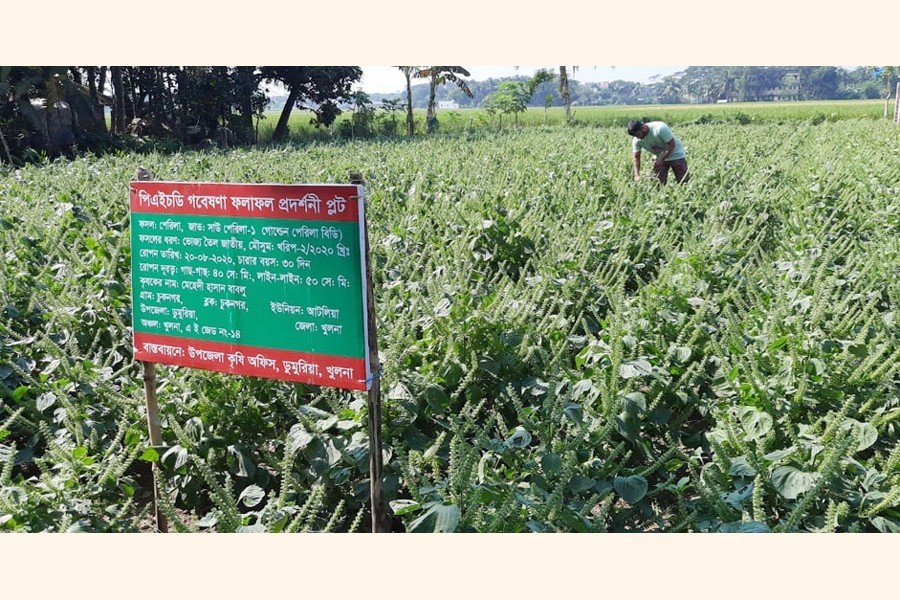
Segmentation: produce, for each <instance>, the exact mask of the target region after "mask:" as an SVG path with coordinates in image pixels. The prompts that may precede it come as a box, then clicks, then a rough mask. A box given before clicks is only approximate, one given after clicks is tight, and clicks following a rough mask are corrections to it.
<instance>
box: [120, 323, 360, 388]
mask: <svg viewBox="0 0 900 600" xmlns="http://www.w3.org/2000/svg"><path fill="white" fill-rule="evenodd" d="M144 344H155V345H160V346H168V347H178V348H181V349H182V354H183V355H182V356H180V357H170V356H167V355H166V354H163V353H157V352H145V351H144V350H142V348H143V347H144ZM134 347H135V348H134V358H135V359H136V360H144V361H147V362H153V363H162V364H167V365H175V366H182V367H191V368H195V369H203V370H206V371H218V372H219V373H230V374H236V375H251V376H254V377H265V378H268V379H282V380H286V381H297V382H300V383H311V384H313V385H328V386H340V387H343V388H346V389H354V390H365V389H366V381H365V373H366V365H367V360H366V359H365V358H348V357H345V356H329V355H326V354H312V353H308V352H295V351H292V350H275V349H272V348H257V347H254V346H239V345H235V344H228V343H223V342H210V341H206V340H195V339H193V338H180V337H173V336H167V335H158V334H153V333H135V334H134ZM189 347H190V348H193V349H194V351H195V352H190V351H189ZM235 353H239V354H241V355H242V359H243V366H242V367H241V370H240V371H239V372H238V371H235V370H233V369H230V368H229V367H228V365H227V358H225V359H223V360H222V361H221V364H220V362H219V361H215V360H204V359H203V356H205V355H207V354H224V355H225V356H226V357H227V356H228V355H233V354H235ZM191 354H194V356H191ZM259 355H261V356H263V357H265V358H267V359H272V360H275V362H276V365H275V368H276V369H278V371H277V372H276V373H273V372H272V370H271V369H267V368H264V367H261V366H253V365H252V364H250V362H249V361H248V359H250V358H252V357H256V356H259ZM298 361H302V362H305V363H309V364H313V365H319V366H320V367H322V368H320V369H318V370H319V371H321V373H320V375H319V376H316V375H314V374H300V373H297V374H294V373H288V372H286V370H285V367H284V363H285V362H288V363H297V362H298ZM327 366H334V367H338V368H351V369H353V372H354V373H359V374H362V375H363V377H361V378H360V377H354V378H346V377H339V376H330V375H329V374H328V372H327V369H326V368H325V367H327Z"/></svg>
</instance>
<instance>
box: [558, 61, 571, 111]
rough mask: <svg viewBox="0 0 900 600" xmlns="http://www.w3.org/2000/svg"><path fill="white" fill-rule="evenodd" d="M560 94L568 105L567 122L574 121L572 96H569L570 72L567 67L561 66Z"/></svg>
mask: <svg viewBox="0 0 900 600" xmlns="http://www.w3.org/2000/svg"><path fill="white" fill-rule="evenodd" d="M559 95H560V96H561V97H562V101H563V106H565V107H566V123H569V122H571V121H572V98H571V97H570V96H569V74H568V73H567V71H566V68H565V67H560V68H559Z"/></svg>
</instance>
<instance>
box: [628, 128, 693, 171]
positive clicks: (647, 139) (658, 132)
mask: <svg viewBox="0 0 900 600" xmlns="http://www.w3.org/2000/svg"><path fill="white" fill-rule="evenodd" d="M644 125H646V126H647V127H649V128H650V131H648V132H647V135H645V136H644V139H642V140H641V139H638V138H636V137H632V138H631V140H632V142H631V147H632V151H633V152H635V153H637V152H640V151H641V150H648V151H650V152H652V153H653V156H659V155H660V154H662V152H663V151H664V150H665V149H666V144H668V143H669V142H670V141H671V140H673V139H674V140H675V149H674V150H672V154H670V155H669V156H668V157H667V158H666V162H668V161H670V160H678V159H679V158H684V147H683V146H682V145H681V140H679V139H678V138H677V137H675V134H674V133H672V130H671V129H669V126H668V125H666V124H665V123H663V122H662V121H650V122H649V123H644Z"/></svg>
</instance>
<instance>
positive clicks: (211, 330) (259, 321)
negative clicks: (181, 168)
mask: <svg viewBox="0 0 900 600" xmlns="http://www.w3.org/2000/svg"><path fill="white" fill-rule="evenodd" d="M363 189H364V188H363V186H361V185H276V184H228V183H185V182H165V181H135V182H132V183H131V187H130V202H131V252H132V306H133V329H134V358H135V359H136V360H141V361H146V362H153V363H163V364H169V365H179V366H186V367H194V368H199V369H206V370H212V371H220V372H223V373H234V374H237V375H253V376H257V377H266V378H270V379H284V380H289V381H298V382H302V383H310V384H315V385H327V386H332V387H340V388H344V389H355V390H367V389H369V386H370V384H371V380H372V376H371V372H370V371H371V370H370V367H369V355H368V354H369V349H368V343H367V340H368V331H367V328H368V320H367V318H366V294H367V281H366V268H365V255H364V252H365V237H364V236H365V230H364V224H365V207H364V192H363Z"/></svg>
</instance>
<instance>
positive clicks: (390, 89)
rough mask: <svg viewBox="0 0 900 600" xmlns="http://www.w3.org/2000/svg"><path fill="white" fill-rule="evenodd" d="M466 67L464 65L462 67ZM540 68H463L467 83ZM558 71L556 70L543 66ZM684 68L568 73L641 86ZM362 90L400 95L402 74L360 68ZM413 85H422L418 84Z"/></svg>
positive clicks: (582, 69)
mask: <svg viewBox="0 0 900 600" xmlns="http://www.w3.org/2000/svg"><path fill="white" fill-rule="evenodd" d="M463 66H465V65H463ZM539 68H541V67H514V66H508V67H469V66H465V69H466V70H467V71H469V73H471V76H470V77H466V78H465V79H467V80H472V81H484V80H485V79H490V78H491V77H494V78H498V77H515V76H516V75H521V76H525V77H531V76H532V75H534V72H535V71H536V70H538V69H539ZM544 68H549V69H551V70H553V71H554V72H557V71H558V69H559V67H551V66H548V67H544ZM686 68H687V67H672V66H668V67H610V66H604V67H581V66H579V67H577V69H576V71H575V73H574V74H573V73H571V68H570V73H569V77H570V78H571V79H575V80H577V81H581V82H591V83H593V82H599V81H615V80H616V79H623V80H625V81H638V82H641V83H648V82H650V78H651V77H653V76H654V75H663V76H665V75H671V74H673V73H677V72H678V71H683V70H684V69H686ZM362 70H363V76H362V82H361V84H362V90H363V91H364V92H366V93H368V94H395V93H396V94H399V93H400V92H402V91H403V90H404V88H405V86H406V83H405V79H404V77H403V74H402V73H401V72H400V70H399V69H398V68H397V67H365V66H364V67H363V68H362ZM416 83H421V81H418V82H416Z"/></svg>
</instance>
